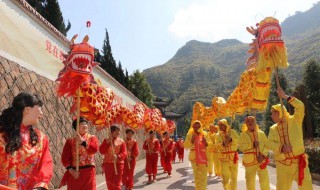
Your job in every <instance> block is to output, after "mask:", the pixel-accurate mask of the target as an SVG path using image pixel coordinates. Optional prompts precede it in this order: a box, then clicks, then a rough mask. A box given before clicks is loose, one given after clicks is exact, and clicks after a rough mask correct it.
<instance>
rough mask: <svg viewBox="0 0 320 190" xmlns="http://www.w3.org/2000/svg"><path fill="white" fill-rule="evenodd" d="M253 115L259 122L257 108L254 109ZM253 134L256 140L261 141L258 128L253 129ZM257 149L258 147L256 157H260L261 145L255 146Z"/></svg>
mask: <svg viewBox="0 0 320 190" xmlns="http://www.w3.org/2000/svg"><path fill="white" fill-rule="evenodd" d="M253 116H254V119H255V121H256V122H257V117H256V110H253ZM253 135H254V139H255V140H256V141H259V135H258V131H257V130H256V128H255V129H254V131H253ZM255 149H256V157H257V158H258V156H259V153H260V147H259V146H258V147H255Z"/></svg>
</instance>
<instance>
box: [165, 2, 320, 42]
mask: <svg viewBox="0 0 320 190" xmlns="http://www.w3.org/2000/svg"><path fill="white" fill-rule="evenodd" d="M318 1H319V0H295V1H292V0H290V1H289V0H282V1H279V0H268V1H266V0H241V1H239V0H197V1H196V0H194V1H192V2H191V4H190V5H189V6H188V7H185V8H181V9H179V10H178V11H177V12H176V14H175V16H174V20H173V22H172V23H171V24H170V25H169V27H168V30H169V32H171V33H172V34H174V36H176V37H177V38H180V39H183V40H191V39H196V40H201V41H210V42H215V41H218V40H221V39H227V38H228V39H230V38H236V39H239V40H241V41H243V42H249V41H250V39H251V38H252V36H251V34H249V33H248V32H247V31H246V29H245V27H246V26H254V25H255V24H256V23H257V22H259V21H260V20H261V19H263V18H264V17H267V16H274V17H276V18H277V19H278V20H279V21H280V22H282V21H283V20H284V19H285V18H286V17H287V16H288V15H289V14H290V15H293V14H295V12H296V11H306V10H307V9H309V8H311V7H312V4H313V3H316V2H318Z"/></svg>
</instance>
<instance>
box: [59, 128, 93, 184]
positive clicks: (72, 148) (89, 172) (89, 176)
mask: <svg viewBox="0 0 320 190" xmlns="http://www.w3.org/2000/svg"><path fill="white" fill-rule="evenodd" d="M82 139H83V140H84V142H85V143H82V146H80V147H79V173H80V174H79V178H78V179H75V178H74V177H73V176H72V175H71V174H70V172H69V171H66V172H65V174H64V176H63V178H62V180H61V184H60V187H61V186H64V185H67V186H68V189H71V190H72V189H79V190H80V189H84V190H85V189H93V190H94V189H96V169H95V161H94V154H95V153H97V151H98V147H99V145H98V139H97V137H96V136H94V135H90V134H89V133H86V134H84V135H82ZM76 142H77V140H76V138H70V139H67V141H66V143H65V145H64V147H63V151H62V155H61V160H62V164H63V166H64V167H65V168H66V169H67V170H68V169H69V168H73V169H75V168H76V167H75V166H76Z"/></svg>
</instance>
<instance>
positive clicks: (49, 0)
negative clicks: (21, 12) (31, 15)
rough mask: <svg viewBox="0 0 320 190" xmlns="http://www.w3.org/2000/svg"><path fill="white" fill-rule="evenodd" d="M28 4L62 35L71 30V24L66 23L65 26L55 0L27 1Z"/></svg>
mask: <svg viewBox="0 0 320 190" xmlns="http://www.w3.org/2000/svg"><path fill="white" fill-rule="evenodd" d="M27 1H28V3H29V4H30V5H31V6H32V7H33V8H34V9H35V10H36V11H37V12H39V13H40V14H41V15H42V16H43V17H44V18H45V19H47V20H48V22H50V23H51V24H52V25H53V26H54V27H55V28H57V30H59V31H60V32H61V33H62V34H63V35H65V36H66V35H67V32H68V31H69V30H70V28H71V23H70V21H68V25H67V26H66V25H65V23H64V20H63V16H62V13H61V10H60V6H59V3H58V1H57V0H27Z"/></svg>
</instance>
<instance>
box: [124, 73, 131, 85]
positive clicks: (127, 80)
mask: <svg viewBox="0 0 320 190" xmlns="http://www.w3.org/2000/svg"><path fill="white" fill-rule="evenodd" d="M124 83H125V84H126V85H125V87H126V88H127V89H130V82H129V73H128V70H127V69H126V74H125V77H124Z"/></svg>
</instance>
